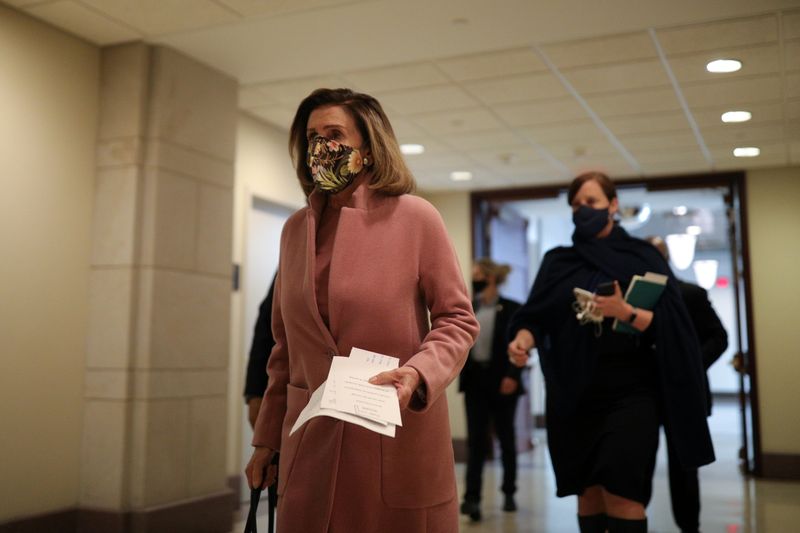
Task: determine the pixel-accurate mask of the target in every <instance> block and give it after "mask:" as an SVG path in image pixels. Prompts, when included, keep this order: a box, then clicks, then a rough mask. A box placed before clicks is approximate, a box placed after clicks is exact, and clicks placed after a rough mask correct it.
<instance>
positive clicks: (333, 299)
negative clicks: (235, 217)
mask: <svg viewBox="0 0 800 533" xmlns="http://www.w3.org/2000/svg"><path fill="white" fill-rule="evenodd" d="M353 186H354V187H357V188H356V189H355V190H354V192H353V194H352V196H351V197H350V198H349V200H348V201H347V205H346V206H345V207H342V209H341V214H340V218H339V225H338V227H337V230H336V236H335V241H334V242H335V244H334V248H333V253H332V257H331V264H330V278H329V290H328V316H329V324H330V329H329V328H327V327H326V326H325V323H324V322H323V320H322V318H321V316H320V313H319V309H318V305H317V300H316V292H315V277H314V275H315V274H314V273H315V260H316V241H315V238H316V231H317V225H318V223H319V220H320V213H321V209H322V207H323V206H324V202H325V199H324V198H322V196H321V195H320V194H319V193H316V192H315V193H313V194H312V195H311V196H310V197H309V204H310V205H309V207H306V208H304V209H301V210H300V211H298V212H297V213H295V214H294V215H292V216H291V217H290V218H289V220H288V221H287V222H286V225H285V227H284V230H283V234H282V237H281V250H280V257H281V259H280V268H279V272H278V277H277V282H276V286H275V299H274V304H273V319H272V320H273V322H272V328H273V333H274V335H275V340H276V345H275V348H274V349H273V351H272V354H271V356H270V359H269V366H268V374H269V387H268V389H267V391H266V394H265V401H264V403H263V405H262V408H261V410H260V412H259V415H258V420H257V422H256V427H255V435H254V438H253V444H254V445H256V446H268V447H270V448H273V449H278V450H280V465H279V466H280V476H279V480H278V493H279V495H280V499H279V507H278V519H277V523H278V528H279V531H280V532H281V533H327V532H328V531H329V529H332V528H334V526H333V525H331V524H333V523H335V522H336V520H332V516H333V515H335V514H336V513H386V516H387V517H388V516H390V515H391V516H396V517H402V516H403V515H404V513H405V514H406V515H411V514H413V513H414V512H417V514H419V513H418V511H419V510H425V509H433V508H438V509H442V508H443V507H442V504H445V503H447V502H451V503H452V505H449V504H448V505H447V506H446V509H447V513H448V518H447V523H448V524H450V525H447V526H436V527H431V524H430V522H431V521H430V520H428V524H427V525H425V522H426V519H425V518H424V516H425V514H424V513H423V514H422V516H423V519H421V520H416V519H415V520H416V521H412V522H413V523H418V522H419V523H421V526H419V527H415V526H412V527H411V529H408V528H409V526H408V523H403V520H402V519H400V520H395V519H394V518H392V519H391V520H390V519H386V520H384V521H382V522H381V521H380V520H379V521H378V522H374V523H380V524H381V525H380V528H381V533H391V532H393V531H395V530H396V529H397V530H399V529H401V528H404V529H403V531H404V532H407V533H414V532H417V531H419V532H431V531H445V530H453V531H454V530H455V529H451V528H452V525H453V524H456V523H457V510H456V503H457V495H456V484H455V474H454V468H453V448H452V442H451V436H450V428H449V416H448V410H447V401H446V398H445V395H444V391H445V388H446V387H447V386H448V385H449V384H450V382H451V381H452V380H453V379H454V378H455V377H456V376H457V375H458V374H459V371H460V369H461V367H462V366H463V364H464V361H465V359H466V357H467V353H468V351H469V349H470V347H471V346H472V344H473V342H474V341H475V338H476V337H477V335H478V328H479V326H478V323H477V320H476V319H475V316H474V314H473V311H472V305H471V302H470V299H469V297H468V295H467V292H466V288H465V286H464V282H463V279H462V273H461V270H460V268H459V266H458V262H457V259H456V255H455V251H454V249H453V246H452V244H451V242H450V239H449V237H448V235H447V232H446V230H445V226H444V224H443V222H442V219H441V217H440V215H439V213H438V212H437V211H436V209H434V208H433V206H431V205H430V204H429V203H428V202H426V201H425V200H422V199H420V198H418V197H414V196H410V195H402V196H386V195H383V194H381V193H379V192H376V191H373V190H371V189H369V188H368V187H367V186H366V184H364V183H361V184H354V185H353ZM429 313H430V322H429ZM354 346H355V347H358V348H363V349H365V350H370V351H374V352H379V353H384V354H388V355H392V356H394V357H399V358H400V364H401V365H407V366H412V367H414V368H415V369H416V370H417V371H418V372H419V374H420V376H421V378H422V381H424V384H425V388H426V391H427V402H426V403H424V404H422V403H418V404H414V403H413V402H412V406H411V407H410V408H409V409H406V410H404V411H403V413H402V418H403V426H402V427H398V428H397V432H396V436H395V438H389V437H385V436H381V435H378V434H376V433H373V432H369V431H366V430H362V429H361V428H356V429H357V431H356V430H354V429H352V428H355V426H352V425H350V427H349V428H347V429H346V430H345V428H344V425H345V424H346V423H345V422H343V421H340V420H336V419H332V418H329V417H317V418H314V419H312V420H310V421H309V422H307V423H306V424H305V425H304V426H303V427H301V428H300V429H299V430H298V431H297V432H295V433H294V434H293V435H291V436H289V430H290V429H291V427H292V425H293V424H294V422H295V420H296V419H297V416H298V415H299V413H300V411H301V410H302V409H303V408H304V407H305V406H306V404H307V402H308V400H309V398H310V396H311V393H312V392H313V391H314V390H316V389H317V387H319V386H320V384H322V383H323V382H324V381H325V380H326V378H327V374H328V370H329V369H330V364H331V358H332V357H333V356H335V355H343V356H346V355H348V354H349V353H350V349H351V348H352V347H354ZM344 436H346V437H347V438H343V437H344ZM343 443H344V445H345V446H347V447H348V449H347V450H342V446H343ZM361 448H363V449H364V450H371V451H370V452H368V453H367V452H365V453H364V454H363V456H359V455H358V452H355V453H354V451H355V450H356V449H361ZM348 452H349V453H348ZM353 456H355V457H356V458H360V459H359V460H357V461H352V459H343V457H350V458H352V457H353ZM343 461H344V462H345V463H346V466H345V467H343V466H342V462H343ZM340 467H341V468H340ZM354 469H355V470H360V469H364V470H363V471H361V472H355V471H354ZM365 476H367V477H369V476H371V478H372V479H376V478H377V479H379V481H378V482H376V484H375V485H376V488H375V491H378V490H379V492H380V494H377V495H374V497H375V501H377V502H379V503H381V504H382V505H379V506H378V507H379V508H377V509H375V508H365V502H364V501H361V500H360V499H358V500H359V501H353V500H356V498H351V499H348V494H350V493H351V491H350V490H348V489H347V480H349V479H365ZM378 486H379V489H378V488H377V487H378ZM337 491H338V492H337ZM358 492H359V491H358V490H357V488H353V490H352V493H353V494H358ZM334 501H335V502H336V507H337V508H336V509H334V508H333V507H334ZM342 506H344V507H345V508H344V509H343V508H341V507H342ZM437 506H438V507H437ZM451 511H452V514H453V515H454V516H452V521H450V517H449V514H450V513H451ZM398 513H399V514H398ZM437 520H438V523H443V522H442V520H441V518H439V519H437ZM395 522H396V523H397V526H396V527H395V526H391V525H389V526H387V525H386V524H387V523H395ZM412 522H409V523H412ZM387 527H388V528H387ZM358 533H370V532H369V531H359V532H358Z"/></svg>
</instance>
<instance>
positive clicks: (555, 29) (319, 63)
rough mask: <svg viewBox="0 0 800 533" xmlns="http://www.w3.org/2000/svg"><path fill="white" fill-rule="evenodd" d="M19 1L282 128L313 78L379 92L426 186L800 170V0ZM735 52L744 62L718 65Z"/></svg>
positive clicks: (13, 1)
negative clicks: (177, 57) (148, 53)
mask: <svg viewBox="0 0 800 533" xmlns="http://www.w3.org/2000/svg"><path fill="white" fill-rule="evenodd" d="M4 2H5V3H6V4H9V5H11V6H14V7H16V8H18V9H20V10H22V11H24V12H27V13H29V14H30V15H32V16H34V17H37V18H40V19H42V20H45V21H48V22H50V23H51V24H54V25H56V26H58V27H60V28H63V29H65V30H67V31H70V32H71V33H74V34H76V35H79V36H81V37H83V38H85V39H87V40H89V41H91V42H93V43H96V44H98V45H110V44H115V43H121V42H126V41H131V40H146V41H148V42H152V43H159V44H164V45H167V46H170V47H173V48H175V49H177V50H180V51H182V52H184V53H186V54H188V55H190V56H192V57H194V58H196V59H198V60H200V61H202V62H204V63H206V64H209V65H211V66H213V67H215V68H217V69H219V70H221V71H223V72H226V73H228V74H229V75H231V76H232V77H234V78H236V79H237V80H238V81H239V82H240V84H241V91H240V107H241V108H242V109H243V110H245V111H247V112H249V113H251V114H252V115H255V116H257V117H259V118H261V119H262V120H264V121H267V122H269V123H271V124H274V125H276V126H278V127H280V128H283V129H288V126H289V122H290V120H291V117H292V115H293V113H294V109H295V108H296V106H297V104H298V103H299V101H300V99H302V97H304V96H305V95H306V94H307V93H308V92H309V91H311V90H312V89H314V88H317V87H321V86H328V87H333V86H347V87H353V88H355V89H357V90H362V91H365V92H368V93H370V94H373V95H375V96H376V97H378V99H379V100H380V101H381V102H382V103H383V104H384V106H385V107H386V109H387V112H388V113H389V116H390V118H391V119H392V122H393V124H394V126H395V129H396V131H397V133H398V136H399V138H400V140H401V142H405V143H420V144H423V145H424V146H425V149H426V150H425V153H424V154H422V155H418V156H408V160H409V162H410V164H411V166H412V168H413V170H414V172H415V174H416V175H417V178H418V180H419V184H420V187H421V188H423V189H429V190H435V189H458V188H470V189H472V188H496V187H509V186H523V185H533V184H539V183H552V182H561V181H564V180H566V179H568V178H569V177H570V176H571V175H573V174H574V173H576V172H579V171H581V170H585V169H589V168H598V169H602V170H605V171H607V172H609V173H610V174H611V175H612V176H615V177H627V176H640V175H647V176H654V175H675V174H682V173H688V172H706V171H712V170H726V169H741V168H753V167H764V166H783V165H788V164H800V0H671V1H663V0H605V1H598V0H495V1H487V0H427V1H426V0H402V1H401V0H47V1H42V0H4ZM720 57H731V58H736V59H739V60H741V61H742V63H743V68H742V70H740V71H739V72H736V73H732V74H722V75H720V74H709V73H708V72H706V71H705V65H706V63H707V62H708V61H709V60H711V59H715V58H720ZM729 110H747V111H750V112H751V113H752V115H753V118H752V120H751V121H749V122H747V123H743V124H723V123H722V122H721V120H720V115H721V114H722V113H723V112H725V111H729ZM737 146H757V147H759V148H760V149H761V155H760V156H759V157H755V158H749V159H740V158H734V157H733V153H732V151H733V148H734V147H737ZM454 170H467V171H470V172H472V173H473V175H474V178H473V180H472V181H469V182H452V181H450V179H449V174H450V172H451V171H454Z"/></svg>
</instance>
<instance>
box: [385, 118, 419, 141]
mask: <svg viewBox="0 0 800 533" xmlns="http://www.w3.org/2000/svg"><path fill="white" fill-rule="evenodd" d="M387 117H388V118H389V122H390V123H391V124H392V129H393V130H394V134H395V135H397V138H398V139H400V140H401V141H402V142H415V141H414V138H416V137H421V136H424V135H426V134H425V132H423V131H422V130H421V129H420V127H419V126H417V125H416V124H414V123H413V122H412V121H411V120H409V119H407V118H404V117H401V116H399V115H394V114H393V113H389V112H387Z"/></svg>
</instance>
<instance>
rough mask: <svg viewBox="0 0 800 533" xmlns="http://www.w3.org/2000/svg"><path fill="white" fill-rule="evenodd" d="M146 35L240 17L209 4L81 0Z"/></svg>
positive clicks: (198, 0)
mask: <svg viewBox="0 0 800 533" xmlns="http://www.w3.org/2000/svg"><path fill="white" fill-rule="evenodd" d="M81 2H82V3H84V4H87V5H89V6H91V7H93V8H94V9H95V10H97V11H99V12H102V13H105V14H106V15H108V16H109V17H111V18H113V19H116V20H124V21H126V22H127V23H128V24H129V25H131V26H133V27H134V28H136V29H137V30H139V31H140V32H142V33H145V34H147V35H158V34H164V33H169V32H175V31H185V30H191V29H199V28H205V27H208V26H216V25H218V24H223V23H226V22H234V21H237V20H239V17H238V16H237V15H235V14H233V13H232V12H231V11H230V10H228V9H226V8H224V7H222V6H220V5H219V4H216V3H214V2H212V1H211V0H137V1H136V2H131V1H129V0H81Z"/></svg>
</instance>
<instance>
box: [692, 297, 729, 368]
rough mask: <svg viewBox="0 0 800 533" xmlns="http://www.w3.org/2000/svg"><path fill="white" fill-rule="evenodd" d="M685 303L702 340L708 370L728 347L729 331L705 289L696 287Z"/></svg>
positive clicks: (704, 366) (701, 344)
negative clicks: (726, 329)
mask: <svg viewBox="0 0 800 533" xmlns="http://www.w3.org/2000/svg"><path fill="white" fill-rule="evenodd" d="M685 303H686V307H687V309H688V311H689V315H690V316H691V318H692V324H693V325H694V328H695V331H696V332H697V337H698V339H699V340H700V352H701V354H702V356H703V368H705V369H706V370H708V369H709V368H710V367H711V365H713V364H714V362H716V360H717V359H719V358H720V356H721V355H722V354H723V353H724V352H725V350H726V349H727V348H728V333H727V332H726V331H725V326H723V325H722V322H721V321H720V319H719V316H718V315H717V313H716V312H715V311H714V308H713V307H712V306H711V301H710V300H709V299H708V292H707V291H706V290H705V289H703V288H702V287H696V288H694V290H693V291H692V293H691V295H690V296H688V297H686V298H685Z"/></svg>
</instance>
